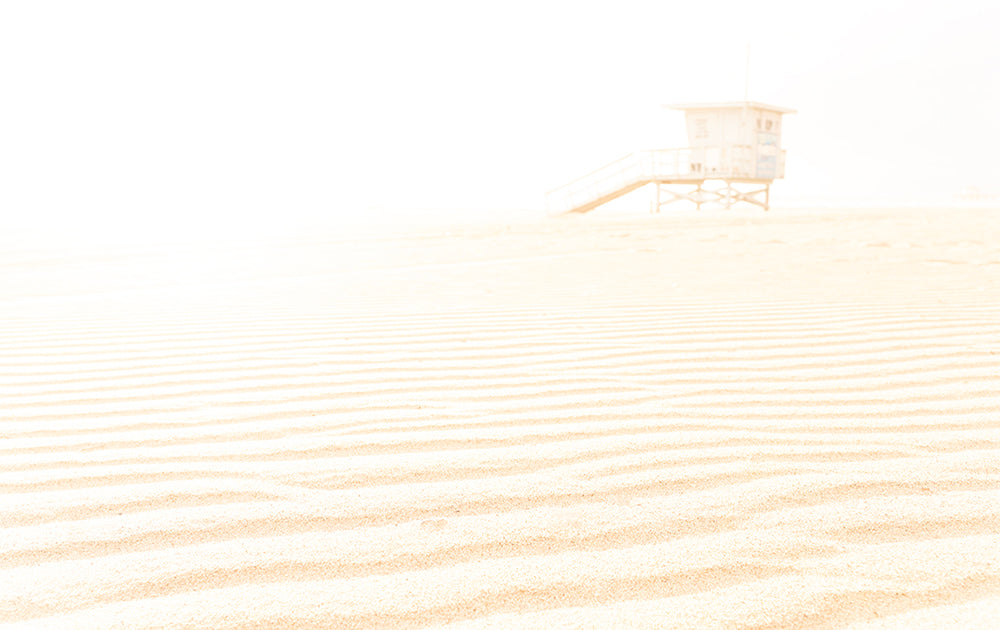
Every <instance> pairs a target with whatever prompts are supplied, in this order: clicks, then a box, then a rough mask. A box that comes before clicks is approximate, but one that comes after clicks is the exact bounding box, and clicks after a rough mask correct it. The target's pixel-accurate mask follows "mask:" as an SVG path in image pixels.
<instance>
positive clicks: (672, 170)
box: [546, 145, 784, 212]
mask: <svg viewBox="0 0 1000 630" xmlns="http://www.w3.org/2000/svg"><path fill="white" fill-rule="evenodd" d="M783 175H784V151H779V152H775V155H774V156H773V164H772V163H771V162H768V161H767V160H766V159H765V160H763V161H762V155H761V154H760V152H759V148H758V147H755V146H739V145H736V146H726V147H696V148H683V149H649V150H644V151H636V152H635V153H629V154H628V155H626V156H623V157H621V158H619V159H617V160H615V161H614V162H611V163H610V164H606V165H604V166H602V167H601V168H599V169H597V170H595V171H591V172H590V173H587V174H586V175H584V176H582V177H579V178H577V179H575V180H573V181H572V182H570V183H568V184H566V185H564V186H560V187H559V188H556V189H554V190H551V191H549V192H548V193H547V194H546V205H547V206H548V208H549V210H551V211H562V212H568V211H572V210H576V209H578V208H582V207H585V206H587V205H589V204H594V203H597V202H600V203H604V202H605V201H610V200H611V199H614V198H616V197H618V196H621V195H622V194H625V193H627V192H629V191H631V190H635V189H636V188H639V187H640V186H643V185H645V184H648V183H652V182H661V183H684V182H698V181H703V180H706V179H732V180H755V181H756V180H760V181H770V180H773V179H776V178H780V177H782V176H783Z"/></svg>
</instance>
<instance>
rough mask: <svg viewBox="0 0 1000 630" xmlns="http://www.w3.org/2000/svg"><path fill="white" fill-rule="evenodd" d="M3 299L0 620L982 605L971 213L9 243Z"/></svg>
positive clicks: (986, 585) (606, 618) (998, 501)
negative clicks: (188, 240)
mask: <svg viewBox="0 0 1000 630" xmlns="http://www.w3.org/2000/svg"><path fill="white" fill-rule="evenodd" d="M70 245H72V246H70ZM0 312H2V314H3V315H2V322H3V326H2V329H0V414H2V425H0V426H2V433H0V624H2V625H3V627H18V628H112V627H120V628H153V627H157V628H159V627H169V628H271V627H274V628H376V627H377V628H413V627H428V628H430V627H433V628H449V629H458V628H463V629H465V628H521V627H524V628H547V629H548V628H609V627H631V628H855V629H862V628H864V629H872V630H874V629H876V628H878V629H885V628H906V629H907V630H913V629H914V628H944V627H962V628H965V629H971V628H994V627H996V624H997V623H998V620H1000V386H998V385H1000V213H998V212H995V211H987V210H975V209H942V210H913V209H910V210H864V211H862V210H850V211H847V210H822V211H817V210H811V211H793V210H776V211H772V212H770V213H766V214H765V213H761V212H758V211H731V212H701V213H696V212H693V211H692V212H687V211H677V212H672V213H670V214H663V215H660V216H634V217H622V216H612V215H602V214H600V213H595V214H592V215H588V216H586V217H573V218H561V219H545V220H537V221H530V222H518V223H513V224H510V225H503V224H497V225H474V224H466V225H460V226H455V227H452V228H443V227H428V228H425V229H420V230H417V229H413V230H408V231H404V230H386V231H383V232H379V231H377V230H368V231H365V232H362V231H355V233H354V234H341V233H338V232H336V231H333V230H330V231H319V230H318V231H313V232H312V233H309V234H306V235H301V236H298V237H290V236H287V235H285V236H282V237H281V238H278V237H275V238H270V239H263V238H260V239H256V240H254V239H251V238H249V237H248V238H244V239H242V240H241V239H235V240H230V241H220V242H215V243H211V242H207V241H203V242H201V243H194V244H188V245H184V246H181V245H177V244H174V245H170V244H160V245H156V246H138V245H133V246H124V245H108V244H104V245H102V246H100V247H97V246H88V245H87V244H86V243H79V244H75V245H74V244H72V243H70V244H65V243H64V244H61V245H59V246H58V247H56V246H50V245H46V244H44V243H42V244H37V243H36V244H34V245H27V244H24V243H19V242H14V241H9V242H7V243H6V244H5V247H4V248H2V250H0Z"/></svg>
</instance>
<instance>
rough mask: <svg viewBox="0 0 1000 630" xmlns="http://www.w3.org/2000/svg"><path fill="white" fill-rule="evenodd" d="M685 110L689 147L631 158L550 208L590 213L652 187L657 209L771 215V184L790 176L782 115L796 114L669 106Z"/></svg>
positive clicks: (561, 193)
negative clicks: (674, 206) (744, 207)
mask: <svg viewBox="0 0 1000 630" xmlns="http://www.w3.org/2000/svg"><path fill="white" fill-rule="evenodd" d="M666 107H667V108H669V109H674V110H681V111H683V112H684V113H685V117H686V122H687V136H688V146H687V147H685V148H682V149H651V150H646V151H637V152H635V153H630V154H629V155H626V156H625V157H623V158H620V159H618V160H615V161H614V162H612V163H610V164H608V165H606V166H603V167H601V168H599V169H597V170H596V171H593V172H591V173H588V174H587V175H584V176H583V177H581V178H579V179H577V180H574V181H572V182H570V183H569V184H566V185H565V186H562V187H560V188H557V189H555V190H553V191H551V192H549V193H548V194H547V195H546V202H547V205H548V206H549V209H550V210H554V211H557V212H562V213H584V212H590V211H591V210H593V209H594V208H597V207H599V206H601V205H604V204H605V203H608V202H609V201H612V200H613V199H617V198H618V197H621V196H623V195H625V194H628V193H630V192H632V191H633V190H636V189H638V188H641V187H643V186H646V185H647V184H655V185H656V201H655V202H654V206H653V207H654V211H656V212H659V211H660V208H661V207H663V206H665V205H667V204H670V203H673V202H675V201H690V202H692V203H694V204H695V207H696V208H698V209H699V210H700V209H701V207H702V206H703V205H706V204H707V205H712V206H720V207H723V208H731V207H732V206H733V205H734V204H736V203H740V202H744V203H749V204H753V205H756V206H759V207H761V208H763V209H764V210H767V209H768V206H769V204H770V189H771V182H773V181H774V180H775V179H781V178H782V177H784V174H785V152H784V150H782V148H781V116H782V115H783V114H791V113H793V112H794V110H791V109H787V108H784V107H775V106H773V105H765V104H763V103H757V102H752V101H740V102H734V103H697V104H692V105H667V106H666Z"/></svg>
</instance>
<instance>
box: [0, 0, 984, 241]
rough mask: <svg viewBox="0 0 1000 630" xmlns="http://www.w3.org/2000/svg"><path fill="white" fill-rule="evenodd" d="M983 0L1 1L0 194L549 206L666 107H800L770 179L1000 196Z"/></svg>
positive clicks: (207, 216) (111, 220)
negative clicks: (748, 103)
mask: <svg viewBox="0 0 1000 630" xmlns="http://www.w3.org/2000/svg"><path fill="white" fill-rule="evenodd" d="M998 7H1000V3H994V2H987V1H985V0H983V1H981V2H962V1H952V2H935V3H916V2H909V3H906V2H885V1H882V2H879V1H867V2H861V1H854V0H851V1H847V2H844V1H838V2H825V3H809V2H801V1H799V2H733V1H716V2H691V1H685V2H665V1H662V0H660V1H658V2H613V3H612V2H605V3H601V4H600V5H598V4H595V3H586V2H544V1H541V0H530V1H526V2H520V1H507V2H502V3H500V2H497V3H490V4H486V3H477V2H468V1H465V2H440V1H432V0H422V1H420V2H378V1H370V0H369V1H365V2H350V3H348V2H344V1H339V2H336V1H335V2H303V1H299V2H296V1H292V0H283V1H272V2H254V1H252V0H242V1H239V2H230V1H212V0H198V1H195V2H191V1H186V0H173V1H171V2H137V1H135V0H130V1H122V2H106V1H89V2H79V1H71V2H51V1H47V0H23V1H22V0H9V1H7V2H3V3H2V4H0V85H2V86H3V98H2V99H0V112H2V114H3V115H2V118H0V121H2V122H0V213H2V220H3V221H11V220H14V219H15V218H23V217H33V218H35V219H42V220H44V221H47V222H53V223H59V224H63V225H78V224H82V223H89V224H92V225H107V226H110V225H116V226H119V227H121V226H133V227H138V228H143V229H168V228H169V227H170V226H177V225H196V224H197V222H202V223H204V224H205V225H213V226H216V227H219V226H224V225H227V224H233V223H239V222H241V221H243V220H245V218H247V217H249V218H251V219H254V220H257V219H261V220H266V221H296V220H299V219H300V218H303V217H306V218H308V217H314V216H324V217H328V218H336V219H344V220H347V219H349V218H352V217H355V218H356V217H357V216H359V215H364V214H366V213H371V212H373V211H372V210H370V209H371V208H389V209H445V210H454V211H456V212H461V213H483V212H487V211H490V210H493V211H495V210H497V209H501V208H510V209H516V210H517V209H519V210H531V209H536V208H537V209H539V210H541V209H542V208H543V206H544V198H543V196H544V192H545V191H546V190H548V189H551V188H555V187H557V186H559V185H561V184H563V183H565V182H566V181H568V180H570V179H573V178H575V177H577V176H578V175H581V174H582V173H584V172H586V171H589V170H592V169H593V168H596V167H598V166H600V165H602V164H604V163H606V162H608V161H610V160H612V159H614V158H616V157H619V156H620V155H623V154H625V153H627V152H629V151H632V150H634V149H638V148H651V147H668V146H682V145H683V144H685V140H684V128H683V122H682V118H681V116H682V115H681V114H679V113H665V112H663V111H662V110H661V109H660V105H661V104H662V103H675V102H687V101H714V100H740V99H741V98H742V96H743V82H744V68H745V54H746V47H747V44H748V43H750V44H751V46H752V54H751V78H750V98H751V99H752V100H758V101H763V102H768V103H773V104H776V105H782V106H787V107H792V108H795V109H796V110H798V113H797V114H794V115H792V116H791V117H788V118H787V119H786V123H785V137H784V145H785V148H786V149H787V150H788V158H787V168H786V179H785V180H783V181H781V182H779V183H778V184H777V185H776V187H775V191H774V199H775V200H776V202H777V203H781V200H782V199H787V200H799V199H806V198H811V199H833V198H838V197H847V198H857V197H873V196H883V197H885V198H886V199H887V200H890V201H900V202H912V201H914V200H916V199H918V198H919V196H920V195H927V197H928V198H931V197H934V198H936V199H939V198H942V197H949V196H951V195H953V194H954V193H956V192H958V191H959V190H960V189H962V188H964V187H966V186H977V187H979V188H980V189H983V190H984V191H987V192H994V193H1000V177H998V173H1000V150H998V149H1000V114H998V112H1000V43H998V41H1000V40H998V38H997V35H996V27H997V25H998V24H1000V8H998Z"/></svg>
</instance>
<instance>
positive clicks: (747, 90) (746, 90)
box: [743, 42, 750, 103]
mask: <svg viewBox="0 0 1000 630" xmlns="http://www.w3.org/2000/svg"><path fill="white" fill-rule="evenodd" d="M745 76H746V80H745V81H744V82H743V102H744V103H745V102H747V101H749V100H750V42H747V71H746V75H745Z"/></svg>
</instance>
